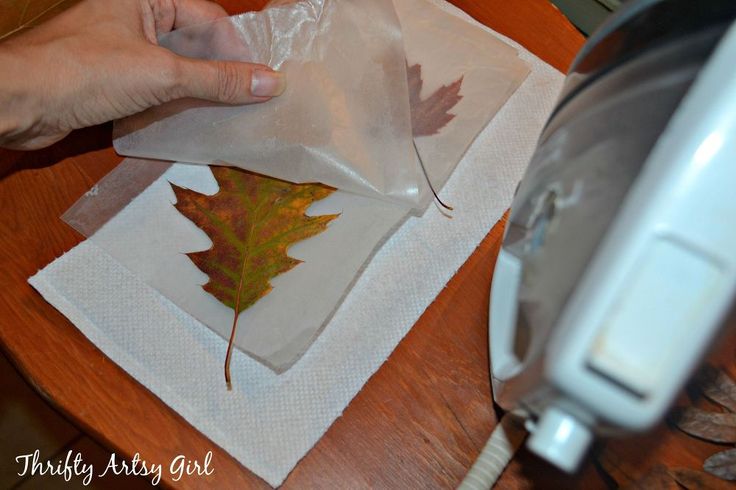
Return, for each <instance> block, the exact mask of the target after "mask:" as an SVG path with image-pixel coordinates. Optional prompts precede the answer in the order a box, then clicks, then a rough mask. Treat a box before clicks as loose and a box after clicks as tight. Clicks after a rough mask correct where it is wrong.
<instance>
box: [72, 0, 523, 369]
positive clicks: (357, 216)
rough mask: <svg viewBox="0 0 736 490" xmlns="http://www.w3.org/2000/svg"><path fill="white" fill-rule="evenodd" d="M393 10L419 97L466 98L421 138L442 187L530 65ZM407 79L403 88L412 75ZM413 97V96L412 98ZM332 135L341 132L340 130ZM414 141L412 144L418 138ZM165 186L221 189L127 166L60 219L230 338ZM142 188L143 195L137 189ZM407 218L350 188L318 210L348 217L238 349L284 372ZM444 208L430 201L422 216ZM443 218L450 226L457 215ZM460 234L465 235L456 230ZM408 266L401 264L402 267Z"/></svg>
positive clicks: (449, 27)
mask: <svg viewBox="0 0 736 490" xmlns="http://www.w3.org/2000/svg"><path fill="white" fill-rule="evenodd" d="M336 1H337V2H340V1H343V0H336ZM348 3H349V2H348ZM366 3H369V2H367V1H366ZM395 6H396V7H395V8H396V13H397V14H398V17H399V19H400V21H401V26H402V29H403V33H404V34H403V44H404V46H405V48H402V49H405V53H404V51H402V60H401V65H402V68H403V69H404V70H405V67H406V65H407V64H408V65H409V66H414V65H417V64H418V65H420V66H421V74H422V90H421V94H419V95H420V98H421V99H422V100H427V99H430V98H431V97H432V95H433V94H434V93H436V91H437V90H438V89H441V87H443V86H447V85H448V84H451V83H453V82H454V81H456V80H458V79H462V84H461V86H460V91H459V94H460V96H461V98H460V99H459V100H458V101H457V103H456V104H455V105H454V106H453V107H452V108H451V109H450V110H449V113H450V114H452V115H453V116H454V117H452V118H451V119H450V120H449V121H448V122H447V123H446V124H445V125H444V126H442V127H441V128H439V129H438V131H437V132H436V134H433V135H431V136H422V137H417V138H416V146H417V148H418V151H419V153H420V154H421V155H422V160H423V161H424V163H425V166H426V168H427V171H428V174H429V177H430V179H431V180H432V182H433V183H434V184H435V187H437V188H438V189H439V188H440V187H441V186H442V184H443V183H444V182H445V181H446V180H447V179H448V178H449V176H450V175H451V173H452V171H453V169H454V168H455V167H456V165H457V164H458V162H459V161H460V160H461V158H462V156H463V154H464V153H465V151H466V149H467V148H468V146H469V145H470V144H471V143H472V141H473V140H474V138H475V137H476V135H477V134H478V133H479V132H480V131H481V130H482V129H483V128H484V127H485V125H486V124H487V123H488V122H489V121H490V120H491V119H492V118H493V116H494V115H495V114H496V112H497V111H498V110H499V109H500V108H501V107H502V106H503V104H504V103H505V102H506V100H507V99H508V97H509V96H510V95H511V94H512V93H513V92H514V91H515V90H516V89H517V87H518V86H519V85H520V83H521V82H522V81H523V80H524V78H525V76H526V75H527V73H528V66H527V64H526V63H525V62H524V61H522V60H520V59H519V58H518V57H517V53H516V50H515V49H513V48H511V47H510V46H508V45H506V44H505V43H503V42H501V41H500V40H498V39H497V38H496V37H495V36H493V35H492V34H490V33H488V32H487V31H484V30H482V29H479V28H478V27H475V26H473V25H470V24H468V23H467V22H466V21H464V20H461V19H459V18H457V17H455V16H453V15H450V14H447V13H446V12H443V11H442V10H441V9H439V8H437V7H435V6H433V5H431V4H430V3H428V2H426V1H425V0H396V2H395ZM345 35H348V33H345ZM348 44H349V43H348ZM404 76H406V75H404ZM290 83H291V86H292V87H293V85H294V83H296V82H294V80H293V79H290ZM400 84H401V85H402V86H406V80H405V79H402V81H401V82H400ZM389 88H390V87H386V90H387V91H390V90H389ZM308 91H309V90H305V92H308ZM386 97H388V96H386ZM405 97H406V98H407V99H408V93H407V94H405ZM358 98H359V97H358ZM274 102H276V101H272V102H269V103H267V104H264V105H263V106H262V107H263V108H264V109H265V108H266V107H267V106H269V105H271V104H273V103H274ZM203 110H204V109H203ZM244 117H245V116H243V118H244ZM350 119H351V118H344V120H350ZM243 122H245V121H243ZM333 122H334V121H333ZM223 124H225V123H223ZM522 129H526V127H525V126H524V127H522V128H521V129H520V130H522ZM334 131H335V132H339V128H335V129H334ZM239 141H240V140H239V139H238V137H236V136H235V135H232V134H231V135H230V139H229V140H228V142H227V143H228V144H230V145H238V144H239ZM182 144H183V143H182ZM408 145H410V146H413V145H412V143H411V139H409V143H408ZM412 151H413V150H412ZM499 151H500V150H499ZM492 154H495V153H492ZM275 161H276V160H274V162H275ZM394 163H395V162H394ZM501 164H502V162H500V161H494V160H493V159H492V158H491V159H489V161H488V162H487V165H488V168H489V169H495V168H496V167H497V166H499V165H501ZM154 166H155V168H151V167H154ZM163 172H166V173H163ZM494 172H495V170H494ZM498 172H500V173H503V170H502V169H500V170H498ZM162 173H163V175H162ZM491 174H492V175H496V174H495V173H493V172H492V173H491ZM142 179H148V182H149V184H150V185H148V186H146V185H144V184H143V183H142V182H141V180H142ZM290 180H295V179H290ZM169 182H172V183H175V184H176V185H179V186H182V187H187V188H190V189H193V190H196V191H198V192H201V193H205V194H214V193H216V192H217V191H218V186H217V183H216V182H215V181H214V179H213V176H212V173H211V171H210V170H209V168H207V167H206V166H204V165H192V164H181V163H179V164H175V165H173V166H171V165H170V164H168V163H164V164H162V163H151V162H150V161H149V162H146V161H141V160H137V159H128V160H126V161H124V162H123V164H121V166H120V167H118V168H117V169H116V170H115V171H113V172H112V173H111V174H110V175H109V176H108V177H106V178H105V179H103V181H101V182H100V183H99V184H98V185H97V186H95V188H93V189H92V190H91V191H90V192H89V193H88V195H87V196H85V197H84V198H83V199H81V200H80V201H79V202H78V203H77V204H76V205H75V206H74V207H73V208H72V209H70V210H69V211H68V213H67V214H66V215H65V216H64V219H65V220H66V221H67V222H68V223H70V224H72V226H74V227H75V228H77V229H78V230H79V231H80V232H82V233H83V234H85V235H86V236H89V237H90V239H91V240H92V241H93V242H94V243H95V244H96V245H97V246H99V247H101V248H102V249H103V250H105V251H106V252H108V253H109V254H110V255H111V256H112V257H114V258H115V259H116V260H117V261H118V262H120V263H121V264H123V265H124V266H126V267H127V268H128V269H129V270H131V271H133V272H134V273H135V274H136V275H137V276H138V277H140V278H142V279H143V280H144V281H145V282H146V283H147V284H149V285H151V286H153V287H154V288H155V289H157V290H158V291H160V292H161V293H162V294H163V295H164V296H165V297H166V298H168V299H170V300H171V301H172V302H173V303H175V304H176V305H177V306H179V307H180V308H181V309H182V310H183V311H185V312H186V313H187V314H189V315H191V316H193V317H195V318H196V319H198V320H199V321H201V322H202V323H204V324H205V325H207V326H209V327H210V328H212V329H213V330H214V331H215V332H217V333H218V334H219V335H220V336H222V337H223V338H224V339H227V338H228V336H229V333H230V328H231V325H232V319H233V317H232V315H233V312H232V310H231V309H229V308H227V307H226V306H224V305H222V304H221V303H219V302H218V301H217V300H216V299H215V298H214V297H213V296H211V295H209V294H208V293H206V292H205V291H204V290H203V289H202V287H201V286H202V284H204V283H206V282H207V279H208V278H207V276H206V275H205V274H203V273H202V272H201V271H199V270H198V269H197V268H196V266H195V265H194V264H193V263H192V262H191V260H189V258H188V257H187V256H186V255H185V253H187V252H194V251H200V250H205V249H207V248H209V247H210V246H211V241H210V240H209V238H208V237H207V236H206V235H205V234H204V232H202V231H201V230H200V229H199V228H197V226H196V225H195V224H194V223H192V222H191V221H189V220H188V219H186V218H185V217H184V216H183V215H181V214H180V213H179V212H178V211H177V210H176V209H175V208H174V206H173V203H174V202H175V196H174V193H173V191H172V190H171V186H170V184H169ZM484 185H487V186H488V188H489V189H495V188H496V187H497V186H498V182H496V181H493V179H490V178H489V181H488V182H487V184H484ZM142 188H145V191H143V192H141V189H142ZM489 192H490V191H489ZM494 195H495V194H494ZM450 204H458V203H453V202H451V203H450ZM477 205H480V204H476V206H477ZM115 208H117V210H116V211H115ZM471 211H472V210H470V209H467V207H466V208H465V209H463V207H462V206H456V210H455V213H454V214H455V216H456V218H459V215H460V214H465V213H470V212H471ZM409 212H410V205H400V204H397V203H396V202H388V201H386V200H384V199H376V198H372V197H367V196H363V195H359V194H355V193H350V192H346V191H344V190H339V191H337V192H335V193H334V194H332V195H331V196H329V197H328V198H326V199H325V200H323V201H319V202H317V203H315V204H314V205H313V206H312V207H311V208H310V209H309V210H308V213H309V214H333V213H341V215H340V217H339V218H337V219H336V220H334V221H333V222H332V223H331V224H330V226H329V227H328V229H327V230H326V231H324V232H323V233H321V234H320V235H317V236H315V237H312V238H310V239H308V240H304V241H303V242H299V243H297V244H296V245H294V246H293V247H292V248H290V249H289V255H291V256H293V257H295V258H298V259H301V260H303V261H304V262H303V263H302V264H300V265H298V266H297V267H295V268H294V269H292V270H290V271H289V272H286V273H284V274H282V275H279V276H277V277H276V278H274V279H273V280H272V281H271V283H272V285H273V290H272V291H271V292H270V293H269V294H268V295H267V296H265V297H264V298H262V299H261V300H259V301H258V302H257V303H256V304H254V305H253V306H252V307H251V308H249V309H247V310H245V311H244V312H243V313H241V315H240V317H239V320H238V324H239V327H238V335H237V337H236V339H235V344H236V346H237V347H238V348H239V349H241V350H242V351H244V352H246V353H248V354H249V355H251V356H252V357H253V358H255V359H258V360H259V361H261V362H262V363H263V364H265V365H267V366H268V367H270V368H271V369H273V370H274V371H276V372H283V371H284V370H286V369H288V368H289V367H290V366H291V365H293V364H294V363H295V362H296V361H297V360H298V359H299V358H300V357H301V356H302V354H303V353H304V352H306V350H307V349H308V348H309V346H310V345H311V344H312V342H313V341H314V340H315V339H316V338H317V336H318V335H319V334H320V332H321V331H322V329H323V327H324V326H325V325H326V324H327V323H328V322H329V321H330V319H331V318H332V315H333V313H334V312H335V311H336V310H337V308H338V307H339V306H340V304H342V302H343V300H344V299H345V297H346V296H347V295H348V294H350V291H351V289H352V287H353V285H354V284H355V283H356V281H358V280H359V277H360V273H361V271H362V270H363V268H364V267H365V265H366V264H367V262H368V261H369V260H371V257H372V256H373V255H374V254H375V252H376V251H377V250H378V249H379V247H380V246H381V245H382V244H383V243H384V242H386V241H387V240H388V239H390V237H391V236H392V234H393V232H394V230H396V229H397V228H398V227H399V226H400V225H401V224H402V223H404V222H405V221H406V220H407V218H408V216H409ZM437 212H438V209H437V208H436V207H434V206H432V207H430V208H429V209H428V210H427V211H426V213H425V214H429V213H437ZM110 216H114V217H113V218H112V219H110ZM423 219H426V218H424V217H422V218H416V217H411V218H408V220H409V222H408V223H406V226H405V227H403V228H402V229H404V230H407V229H412V228H411V227H412V226H413V222H414V221H418V220H423ZM446 221H447V226H448V229H450V227H451V226H452V224H453V223H455V222H458V221H459V220H458V219H453V220H446ZM407 233H408V232H407ZM405 235H406V234H405ZM404 239H410V236H405V238H404ZM456 239H457V240H459V241H462V240H465V239H466V238H464V236H463V235H457V236H456ZM416 240H417V241H416V245H415V246H416V251H417V253H418V254H421V253H422V251H423V250H425V248H426V246H427V245H426V243H427V242H426V240H425V239H422V238H421V237H417V238H416ZM402 266H403V264H396V268H397V270H401V268H402ZM375 293H376V294H377V295H378V294H380V291H375ZM392 300H393V301H395V302H396V304H397V305H401V304H402V301H405V298H404V297H401V296H396V297H393V298H392ZM389 306H390V305H387V307H389ZM233 376H234V377H237V373H236V372H233Z"/></svg>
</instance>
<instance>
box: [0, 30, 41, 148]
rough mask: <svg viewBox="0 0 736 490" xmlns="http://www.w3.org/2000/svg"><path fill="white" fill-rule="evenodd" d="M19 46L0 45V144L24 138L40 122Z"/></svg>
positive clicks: (25, 59)
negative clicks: (0, 69)
mask: <svg viewBox="0 0 736 490" xmlns="http://www.w3.org/2000/svg"><path fill="white" fill-rule="evenodd" d="M22 51H23V50H22V48H20V49H19V48H18V47H16V46H10V45H8V44H7V43H2V44H0V66H2V67H3V71H4V74H3V76H2V77H0V147H2V146H14V144H15V143H16V142H17V141H18V140H22V139H25V138H26V137H27V136H29V135H30V134H31V133H33V130H34V128H35V127H37V126H38V124H39V122H40V117H39V116H40V111H39V110H38V108H37V106H38V103H37V101H36V100H35V99H36V97H35V96H34V94H33V89H32V88H31V85H32V84H33V80H32V76H33V75H32V74H31V73H29V72H28V69H29V67H28V66H26V65H27V58H28V57H27V56H24V54H23V52H22Z"/></svg>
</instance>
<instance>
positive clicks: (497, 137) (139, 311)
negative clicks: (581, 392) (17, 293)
mask: <svg viewBox="0 0 736 490" xmlns="http://www.w3.org/2000/svg"><path fill="white" fill-rule="evenodd" d="M442 6H443V8H446V9H447V10H448V11H453V12H458V13H459V15H463V16H464V14H462V13H461V12H459V11H457V10H456V9H455V8H454V7H451V6H449V5H445V4H442ZM466 18H468V19H469V17H467V16H466ZM511 44H512V45H515V46H517V47H518V49H519V50H520V56H521V57H522V58H523V59H526V60H528V61H530V63H531V66H532V73H531V75H530V76H529V77H528V78H527V80H526V81H525V82H524V84H523V85H522V86H521V88H520V89H519V90H518V91H517V92H516V93H515V94H514V95H513V96H512V98H511V99H510V100H509V102H508V103H507V104H506V105H505V106H504V107H503V108H502V109H501V111H500V112H499V113H498V115H497V116H496V118H494V120H493V121H492V122H491V124H490V125H489V126H488V127H487V128H486V129H485V130H484V131H483V133H481V135H480V136H479V138H478V140H477V141H476V142H475V143H474V144H473V146H472V147H471V148H470V149H469V150H468V153H467V154H466V156H465V158H464V159H463V161H462V162H461V163H460V165H459V166H458V168H457V169H456V171H455V173H454V174H453V175H452V177H451V178H450V180H449V181H448V183H447V185H446V186H445V189H444V191H443V192H444V193H445V195H446V197H447V199H448V200H449V201H451V202H452V203H453V204H454V205H455V206H456V209H458V210H462V212H456V213H455V217H454V219H452V220H448V219H446V218H444V217H442V216H441V215H440V213H439V211H437V210H435V209H430V210H429V211H428V212H427V213H426V214H425V216H424V217H422V218H421V219H415V218H412V219H410V220H408V221H407V222H406V223H405V224H404V225H403V226H402V227H401V228H400V229H399V230H398V231H397V232H396V233H395V234H394V236H393V237H392V238H391V239H390V240H389V241H388V242H387V243H386V244H385V245H384V246H383V248H382V249H381V250H380V252H379V253H378V254H377V255H376V256H375V257H374V259H373V260H372V261H371V263H370V265H369V266H368V267H367V269H366V270H365V272H364V273H363V275H362V276H361V278H360V279H359V281H358V282H357V283H356V285H355V287H354V288H353V290H352V292H351V293H350V294H349V295H348V297H347V298H346V299H345V301H344V303H343V304H342V306H341V307H340V308H339V310H338V311H337V312H336V314H335V316H334V317H333V319H332V321H331V322H330V323H329V325H328V326H327V327H326V328H325V330H324V332H323V333H322V335H321V336H320V337H319V338H318V339H317V341H316V342H315V343H314V344H313V345H312V347H311V348H310V349H309V351H307V353H306V354H305V355H304V356H303V357H302V358H301V359H300V360H299V362H297V364H295V365H294V367H292V369H290V370H289V371H287V372H286V373H284V374H282V375H276V374H275V373H273V372H272V371H271V370H270V369H268V368H266V367H265V366H263V365H262V364H260V363H258V362H257V361H255V360H253V359H251V358H249V357H248V356H246V355H245V354H242V353H240V352H237V353H236V355H235V358H234V359H233V369H234V370H236V371H237V372H239V373H241V375H240V376H239V379H238V380H237V381H238V384H236V385H235V387H234V391H233V392H229V393H228V392H226V391H225V387H224V384H223V383H222V382H221V376H222V373H221V367H222V366H221V364H222V359H223V356H224V354H225V348H226V344H225V343H224V342H223V341H222V339H221V338H220V337H219V336H217V335H216V334H215V333H213V332H212V331H211V330H210V329H208V328H206V327H205V326H203V325H202V324H200V323H198V322H197V321H195V320H194V319H193V318H191V317H190V316H188V315H186V314H184V313H183V312H182V311H181V310H180V309H178V308H177V307H175V306H174V305H173V304H172V303H170V302H169V301H168V300H166V299H165V298H163V297H162V296H160V295H159V294H158V293H156V292H155V291H154V290H153V289H151V288H150V287H148V286H146V285H145V284H144V283H143V282H141V281H140V280H138V279H137V278H136V277H134V276H133V275H132V274H131V273H130V272H128V271H127V270H126V269H125V268H124V267H122V266H121V265H120V264H119V263H117V262H116V261H114V260H113V259H112V258H110V256H109V255H107V254H105V253H104V252H102V251H101V250H100V249H98V248H96V246H95V245H93V244H92V243H90V242H84V243H82V244H80V245H79V246H77V247H76V248H75V249H73V250H72V251H70V252H69V253H67V254H66V255H64V256H63V257H61V258H59V259H57V260H56V261H55V262H54V263H52V264H50V265H49V266H48V267H46V268H45V269H44V270H43V271H41V272H39V273H38V274H37V275H36V276H34V277H33V278H31V280H30V281H31V284H33V286H34V287H36V289H38V290H39V291H40V292H41V293H42V294H43V295H44V297H45V298H46V299H47V300H48V301H49V302H50V303H52V304H53V305H54V306H56V307H57V308H58V309H59V310H60V311H62V312H63V313H64V314H65V315H66V316H67V317H69V318H70V319H71V320H72V321H73V322H74V323H75V324H76V325H77V327H79V329H80V330H81V331H82V332H83V333H84V334H85V335H86V336H87V337H89V338H90V339H91V340H92V341H93V342H94V343H95V344H96V345H97V346H98V347H99V348H100V349H101V350H102V351H104V352H105V353H106V354H107V355H108V356H109V357H110V358H111V359H113V360H114V361H115V362H117V363H118V364H120V365H121V366H122V367H123V368H124V369H125V370H126V371H128V372H129V373H131V375H133V376H134V377H135V378H136V379H138V380H139V381H140V382H141V383H142V384H143V385H145V386H146V387H148V388H149V389H150V390H151V391H153V392H154V393H155V394H156V395H157V396H158V397H159V398H161V399H162V400H163V401H164V402H166V403H167V404H169V405H170V406H171V407H173V408H174V409H175V410H176V411H178V412H179V413H180V414H181V415H182V416H184V417H185V418H186V419H187V420H188V421H189V422H190V423H192V425H194V426H195V427H196V428H197V429H199V430H200V431H202V432H203V433H204V434H206V435H207V436H208V437H210V438H211V439H212V440H213V441H214V442H215V443H217V444H218V445H220V446H221V447H223V448H224V449H225V450H227V451H228V452H229V453H231V454H232V455H233V456H234V457H235V458H236V459H238V460H239V461H240V462H242V463H243V464H244V465H245V466H247V467H248V468H250V469H251V470H252V471H254V472H255V473H256V474H258V475H259V476H261V477H262V478H264V479H265V480H266V481H268V482H269V483H270V484H271V485H279V484H280V483H281V482H282V481H283V480H284V479H285V478H286V476H287V475H288V473H289V472H290V471H291V469H292V468H293V467H294V466H295V465H296V463H297V462H298V461H299V460H300V459H301V458H302V457H303V456H304V455H305V454H306V452H307V451H308V450H309V449H310V448H311V447H312V446H313V445H314V444H315V443H316V442H317V441H318V440H319V438H320V437H321V435H322V434H323V433H324V432H325V431H326V430H327V428H328V427H329V426H330V424H331V423H332V422H333V421H334V420H335V419H336V418H337V417H338V416H340V414H341V413H342V411H343V410H344V408H345V407H346V406H347V404H348V403H349V402H350V400H351V399H352V398H353V397H354V396H355V394H356V393H357V392H358V390H360V388H361V387H362V386H363V385H364V384H365V382H366V381H367V380H368V378H369V377H370V376H371V375H372V374H373V373H374V372H375V371H376V370H377V369H378V368H379V367H380V366H381V364H382V363H383V362H384V360H385V359H386V358H387V357H388V355H389V354H390V353H391V351H392V350H393V349H394V348H395V346H396V344H397V343H398V342H399V341H400V340H401V338H402V337H403V336H404V335H405V334H406V333H407V332H408V330H409V329H410V328H411V326H412V325H413V324H414V323H415V322H416V320H417V319H418V318H419V316H420V315H421V313H422V312H423V311H424V309H425V308H426V307H427V306H428V305H429V304H430V303H431V301H432V300H433V299H434V298H435V297H436V296H437V294H439V292H440V291H441V290H442V288H443V286H444V285H445V284H446V283H447V281H448V280H449V279H450V278H451V277H452V275H453V274H454V272H455V271H456V270H457V269H458V267H459V266H460V265H461V264H462V263H463V262H464V261H465V260H466V259H467V257H468V256H469V255H470V253H471V252H472V251H473V250H474V249H475V247H476V246H477V244H478V243H479V242H480V240H481V239H482V238H483V237H484V236H485V234H486V233H487V232H488V230H489V229H490V228H491V227H492V226H493V225H494V224H495V223H496V222H497V221H498V219H499V218H500V217H501V215H502V214H503V212H504V211H505V209H506V208H507V207H508V205H509V203H510V202H511V198H512V195H513V191H514V188H515V187H516V184H517V182H518V180H519V179H520V177H521V175H522V173H523V170H524V168H525V166H526V164H527V163H528V161H529V158H530V157H531V154H532V152H533V150H534V146H535V143H536V140H537V137H538V135H539V132H540V131H541V128H542V125H543V124H544V121H545V119H546V116H547V114H549V112H550V110H551V109H552V107H553V105H554V102H555V98H556V94H557V93H558V91H559V89H560V87H561V83H562V75H561V74H559V73H558V72H556V71H555V70H554V69H552V68H551V67H549V66H548V65H546V64H544V63H543V62H541V61H540V60H539V59H537V58H536V57H534V56H532V55H530V54H529V53H528V52H527V51H525V50H524V49H523V48H522V47H521V46H518V45H516V44H515V43H513V42H511ZM489 279H490V278H489ZM192 365H197V366H198V368H199V369H198V370H197V372H196V374H194V375H193V374H192V371H191V369H190V367H191V366H192ZM233 428H237V430H233Z"/></svg>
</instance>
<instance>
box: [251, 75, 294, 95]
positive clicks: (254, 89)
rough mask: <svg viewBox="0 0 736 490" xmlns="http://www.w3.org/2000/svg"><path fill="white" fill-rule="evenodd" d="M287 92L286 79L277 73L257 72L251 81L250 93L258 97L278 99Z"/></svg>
mask: <svg viewBox="0 0 736 490" xmlns="http://www.w3.org/2000/svg"><path fill="white" fill-rule="evenodd" d="M284 90H286V77H285V76H284V74H283V73H279V72H277V71H267V70H255V71H254V72H253V76H252V77H251V81H250V93H251V94H253V95H255V96H256V97H276V96H277V95H281V94H283V93H284Z"/></svg>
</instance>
